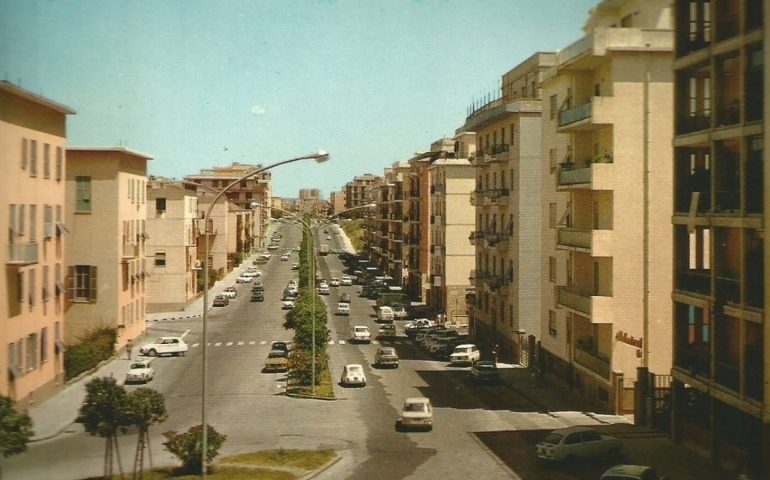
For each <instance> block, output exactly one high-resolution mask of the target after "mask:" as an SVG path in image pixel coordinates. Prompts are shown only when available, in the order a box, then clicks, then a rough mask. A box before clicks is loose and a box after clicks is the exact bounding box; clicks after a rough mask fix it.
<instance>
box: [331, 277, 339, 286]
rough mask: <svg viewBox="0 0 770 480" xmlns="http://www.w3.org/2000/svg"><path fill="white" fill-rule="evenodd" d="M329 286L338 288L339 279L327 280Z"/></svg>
mask: <svg viewBox="0 0 770 480" xmlns="http://www.w3.org/2000/svg"><path fill="white" fill-rule="evenodd" d="M329 286H330V287H339V286H340V279H339V278H332V279H331V280H329Z"/></svg>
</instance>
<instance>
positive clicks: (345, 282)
mask: <svg viewBox="0 0 770 480" xmlns="http://www.w3.org/2000/svg"><path fill="white" fill-rule="evenodd" d="M340 285H342V286H343V287H349V286H351V285H353V279H352V278H350V277H349V276H347V275H344V276H343V277H342V279H341V280H340Z"/></svg>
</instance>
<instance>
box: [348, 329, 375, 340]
mask: <svg viewBox="0 0 770 480" xmlns="http://www.w3.org/2000/svg"><path fill="white" fill-rule="evenodd" d="M350 341H351V342H355V343H358V342H363V343H369V342H371V341H372V334H371V333H369V327H367V326H365V325H356V326H355V327H353V331H352V332H351V335H350Z"/></svg>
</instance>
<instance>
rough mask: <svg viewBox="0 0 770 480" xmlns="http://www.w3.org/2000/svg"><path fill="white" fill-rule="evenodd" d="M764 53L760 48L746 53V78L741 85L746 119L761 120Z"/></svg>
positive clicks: (749, 120) (748, 120)
mask: <svg viewBox="0 0 770 480" xmlns="http://www.w3.org/2000/svg"><path fill="white" fill-rule="evenodd" d="M763 57H764V54H763V51H762V49H761V48H755V49H752V50H749V51H748V53H747V62H748V65H747V66H746V78H745V80H744V85H743V93H744V95H745V102H746V103H745V105H746V108H745V115H746V121H747V122H751V121H754V120H761V119H762V116H763V112H762V109H763V107H764V98H765V97H764V84H765V78H764V58H763Z"/></svg>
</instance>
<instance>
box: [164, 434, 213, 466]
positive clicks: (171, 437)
mask: <svg viewBox="0 0 770 480" xmlns="http://www.w3.org/2000/svg"><path fill="white" fill-rule="evenodd" d="M206 427H207V429H206V430H207V432H208V433H207V435H206V450H208V451H207V452H206V464H208V463H209V462H211V461H212V460H213V459H214V457H216V456H217V455H218V454H219V449H220V448H221V447H222V444H223V443H225V440H226V439H227V436H226V435H222V434H221V433H219V432H217V431H216V430H214V427H212V426H211V425H206ZM163 436H164V437H166V438H167V439H168V441H167V442H165V443H164V444H163V446H164V447H166V450H168V451H169V452H171V453H173V454H174V455H176V456H177V458H179V460H181V461H182V470H184V472H186V473H195V474H198V473H201V459H202V457H203V445H202V443H203V425H195V426H194V427H190V429H189V430H187V432H185V433H177V432H173V431H172V432H165V433H164V434H163Z"/></svg>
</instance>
